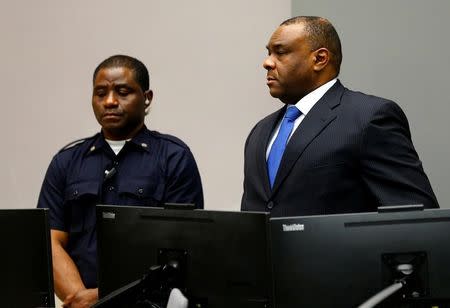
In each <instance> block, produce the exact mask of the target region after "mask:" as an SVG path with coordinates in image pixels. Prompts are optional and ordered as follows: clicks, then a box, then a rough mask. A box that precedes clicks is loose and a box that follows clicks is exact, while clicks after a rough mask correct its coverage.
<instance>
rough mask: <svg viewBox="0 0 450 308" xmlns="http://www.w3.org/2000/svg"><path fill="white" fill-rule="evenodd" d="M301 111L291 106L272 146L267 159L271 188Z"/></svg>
mask: <svg viewBox="0 0 450 308" xmlns="http://www.w3.org/2000/svg"><path fill="white" fill-rule="evenodd" d="M301 114H302V113H301V112H300V110H298V109H297V107H295V106H289V107H288V109H287V110H286V114H285V115H284V118H283V121H282V122H281V125H280V130H279V131H278V136H277V137H276V138H275V141H274V142H273V144H272V148H271V149H270V153H269V157H268V158H267V170H268V172H269V181H270V187H273V183H274V182H275V177H276V175H277V172H278V167H279V166H280V163H281V158H282V157H283V153H284V149H285V148H286V144H287V141H288V138H289V135H290V134H291V132H292V128H293V127H294V121H295V120H296V119H297V118H298V117H299V116H300V115H301Z"/></svg>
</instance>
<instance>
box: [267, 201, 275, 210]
mask: <svg viewBox="0 0 450 308" xmlns="http://www.w3.org/2000/svg"><path fill="white" fill-rule="evenodd" d="M274 205H275V203H274V202H273V201H269V203H267V208H268V209H269V210H271V209H272V208H273V207H274Z"/></svg>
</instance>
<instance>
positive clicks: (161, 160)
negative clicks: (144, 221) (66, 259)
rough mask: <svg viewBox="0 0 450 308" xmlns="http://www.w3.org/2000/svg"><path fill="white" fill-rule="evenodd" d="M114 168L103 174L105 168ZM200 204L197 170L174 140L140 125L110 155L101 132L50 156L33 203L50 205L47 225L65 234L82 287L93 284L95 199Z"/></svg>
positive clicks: (186, 151)
mask: <svg viewBox="0 0 450 308" xmlns="http://www.w3.org/2000/svg"><path fill="white" fill-rule="evenodd" d="M113 168H114V171H113V172H111V173H109V176H107V177H106V178H105V170H112V169H113ZM166 202H167V203H194V204H195V205H196V207H197V208H203V192H202V185H201V180H200V175H199V172H198V169H197V165H196V163H195V160H194V157H193V155H192V153H191V151H190V150H189V148H188V147H187V146H186V145H185V144H184V143H183V142H182V141H181V140H179V139H177V138H175V137H173V136H169V135H163V134H160V133H158V132H155V131H150V130H148V129H147V128H145V127H144V128H143V129H142V130H141V131H140V132H139V133H138V134H137V135H136V136H135V137H134V138H133V139H131V140H130V141H127V142H126V143H125V145H124V147H123V148H122V150H121V151H120V152H119V153H118V155H117V156H116V155H115V154H114V152H113V151H112V149H111V147H110V146H109V144H108V143H107V142H106V141H105V139H104V138H103V135H102V134H101V133H98V134H96V135H95V136H93V137H91V138H88V139H86V140H85V141H84V142H81V143H80V144H76V145H74V146H72V147H69V148H67V149H63V150H61V151H60V152H59V153H58V154H56V155H55V156H54V157H53V160H52V161H51V163H50V166H49V168H48V170H47V173H46V175H45V179H44V182H43V184H42V188H41V192H40V195H39V201H38V207H39V208H49V209H50V213H49V214H50V215H49V217H50V228H51V229H56V230H61V231H65V232H68V233H69V242H68V245H67V247H66V251H67V252H68V254H69V255H70V256H71V258H72V259H73V261H74V262H75V264H76V266H77V268H78V270H79V272H80V275H81V278H82V280H83V282H84V284H85V286H86V287H87V288H95V287H96V286H97V238H96V227H95V222H96V217H95V205H96V204H111V205H138V206H158V205H161V204H163V203H166Z"/></svg>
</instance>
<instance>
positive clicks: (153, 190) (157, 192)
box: [118, 177, 164, 201]
mask: <svg viewBox="0 0 450 308" xmlns="http://www.w3.org/2000/svg"><path fill="white" fill-rule="evenodd" d="M118 192H119V194H127V195H131V196H132V197H134V198H137V199H153V200H156V201H161V200H162V197H163V194H164V187H163V185H162V184H161V183H158V182H156V181H154V180H153V179H151V178H149V177H145V178H136V179H127V180H124V181H122V182H120V184H119V189H118Z"/></svg>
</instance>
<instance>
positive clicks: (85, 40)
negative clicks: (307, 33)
mask: <svg viewBox="0 0 450 308" xmlns="http://www.w3.org/2000/svg"><path fill="white" fill-rule="evenodd" d="M0 1H1V2H0V38H1V57H0V67H1V68H2V74H0V89H1V106H2V113H1V115H2V119H1V121H0V129H1V131H2V132H3V134H2V136H3V138H2V139H3V140H2V141H3V142H2V148H1V149H2V150H1V151H0V170H1V172H0V193H1V196H2V199H1V200H2V202H1V204H0V208H30V207H35V206H36V202H37V197H38V194H39V189H40V186H41V183H42V179H43V177H44V174H45V171H46V169H47V166H48V163H49V162H50V159H51V157H52V156H53V155H54V154H55V153H56V152H57V151H58V150H59V149H60V148H61V147H62V146H64V145H65V144H66V143H68V142H70V141H72V140H74V139H77V138H81V137H86V136H90V135H92V134H94V133H95V132H97V131H98V129H99V126H98V124H97V122H96V121H95V118H94V116H93V113H92V110H91V105H90V99H91V97H90V96H91V88H92V84H91V79H92V73H93V70H94V68H95V67H96V65H97V64H98V63H99V62H100V61H102V60H103V59H105V58H106V57H108V56H110V55H113V54H117V53H124V54H129V55H131V56H135V57H137V58H139V59H140V60H142V61H143V62H144V63H145V64H146V65H147V66H148V68H149V69H150V75H151V77H150V78H151V87H152V89H153V90H154V92H155V98H154V101H153V108H152V111H151V114H150V115H149V117H148V118H147V120H146V123H147V125H148V126H149V127H150V128H151V129H156V130H159V131H161V132H165V133H171V134H174V135H176V136H178V137H180V138H181V139H183V140H184V141H185V142H186V143H187V144H188V145H189V146H190V147H191V149H192V151H193V153H194V155H195V157H196V160H197V163H198V165H199V168H200V173H201V176H202V180H203V186H204V192H205V206H206V208H207V209H230V210H238V209H239V206H240V198H241V194H242V180H243V147H244V142H245V138H246V136H247V134H248V132H249V131H250V129H251V127H252V126H253V125H254V124H255V123H256V122H257V120H259V119H260V118H261V117H263V116H264V115H266V114H268V113H269V112H271V111H272V110H275V109H276V108H278V107H279V103H278V102H277V101H276V100H274V99H272V98H271V97H270V95H269V94H268V91H267V89H266V85H265V72H264V70H263V68H262V66H261V63H262V61H263V59H264V57H265V54H266V50H265V45H266V43H267V41H268V39H269V36H270V34H271V33H272V31H273V30H274V29H275V27H276V26H277V25H278V24H279V23H280V22H281V21H282V20H284V19H286V18H288V17H290V1H287V0H281V1H280V0H251V1H250V0H249V1H240V0H228V1H208V0H194V1H163V0H161V1H157V0H133V1H112V0H96V1H88V0H78V1H62V0H41V1H32V0H29V1H27V0H0Z"/></svg>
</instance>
